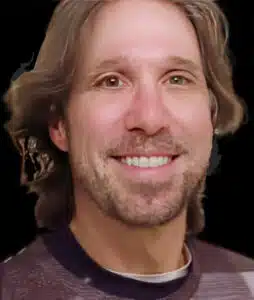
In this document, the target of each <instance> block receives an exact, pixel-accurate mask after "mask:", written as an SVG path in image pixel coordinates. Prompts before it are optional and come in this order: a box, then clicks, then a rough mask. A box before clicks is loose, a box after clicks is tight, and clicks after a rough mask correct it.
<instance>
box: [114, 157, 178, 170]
mask: <svg viewBox="0 0 254 300" xmlns="http://www.w3.org/2000/svg"><path fill="white" fill-rule="evenodd" d="M178 156H179V155H152V156H140V155H136V156H135V155H131V156H117V157H113V158H114V159H116V160H118V161H119V162H120V163H122V164H124V165H126V166H129V167H136V168H145V169H147V168H149V169H152V168H158V167H163V166H166V165H169V164H170V163H171V162H172V161H173V160H175V159H176V158H177V157H178Z"/></svg>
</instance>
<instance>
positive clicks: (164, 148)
mask: <svg viewBox="0 0 254 300" xmlns="http://www.w3.org/2000/svg"><path fill="white" fill-rule="evenodd" d="M106 149H108V150H107V151H106V155H107V156H122V155H125V154H128V153H129V154H130V153H135V154H149V153H168V154H174V155H180V154H184V153H187V149H189V148H188V146H187V144H186V142H185V141H183V139H182V138H180V137H173V136H172V135H171V134H170V133H168V132H163V133H160V134H157V135H154V136H147V135H145V134H142V133H128V134H125V135H124V136H122V137H121V138H118V139H115V140H113V141H111V142H110V144H108V145H107V146H106Z"/></svg>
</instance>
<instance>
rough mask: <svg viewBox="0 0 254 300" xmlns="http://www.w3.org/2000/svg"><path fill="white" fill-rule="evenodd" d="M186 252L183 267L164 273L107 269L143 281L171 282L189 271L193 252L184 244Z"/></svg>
mask: <svg viewBox="0 0 254 300" xmlns="http://www.w3.org/2000/svg"><path fill="white" fill-rule="evenodd" d="M184 248H185V253H186V256H187V263H186V264H185V265H184V266H183V267H181V268H180V269H177V270H175V271H171V272H167V273H163V274H151V275H140V274H133V273H120V272H116V271H113V270H110V269H106V270H107V271H109V272H111V273H114V274H116V275H120V276H122V277H126V278H130V279H134V280H138V281H142V282H148V283H164V282H169V281H172V280H175V279H179V278H183V277H185V276H186V275H187V273H188V268H189V266H190V264H191V261H192V256H191V253H190V251H189V249H188V247H187V245H185V246H184Z"/></svg>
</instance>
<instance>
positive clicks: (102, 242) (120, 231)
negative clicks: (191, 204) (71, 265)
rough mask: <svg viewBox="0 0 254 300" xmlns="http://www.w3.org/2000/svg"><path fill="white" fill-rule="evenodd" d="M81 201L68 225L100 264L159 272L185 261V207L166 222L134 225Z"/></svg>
mask: <svg viewBox="0 0 254 300" xmlns="http://www.w3.org/2000/svg"><path fill="white" fill-rule="evenodd" d="M81 202H83V203H84V202H86V204H85V205H84V204H82V205H78V203H77V205H76V214H75V216H74V218H73V220H72V222H71V224H70V228H71V231H72V232H73V234H74V235H75V237H76V239H77V240H78V242H79V243H80V245H81V247H82V248H83V249H85V251H86V252H87V254H88V255H89V256H90V257H91V258H92V259H93V260H94V261H96V262H97V263H98V264H99V265H100V266H102V267H103V268H107V269H111V270H113V271H116V272H123V273H135V274H158V273H166V272H170V271H174V270H176V269H178V268H180V267H182V266H183V265H184V263H185V261H184V254H183V253H184V238H185V232H186V228H185V227H186V225H185V224H186V211H183V213H182V214H181V215H179V216H178V217H177V218H175V219H174V220H172V221H171V222H169V223H168V224H166V225H163V226H159V227H153V228H139V227H137V228H135V227H128V226H127V225H125V224H123V223H121V222H119V221H117V220H114V219H112V218H109V217H107V216H105V215H103V214H102V213H101V212H100V211H99V209H98V208H97V206H96V205H95V204H94V203H92V202H91V201H81ZM81 202H80V203H81ZM84 206H85V207H84Z"/></svg>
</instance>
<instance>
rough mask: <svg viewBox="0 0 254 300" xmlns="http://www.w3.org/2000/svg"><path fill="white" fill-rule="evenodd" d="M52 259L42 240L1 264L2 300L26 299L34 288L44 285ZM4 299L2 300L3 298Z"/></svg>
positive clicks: (39, 239) (34, 242)
mask: <svg viewBox="0 0 254 300" xmlns="http://www.w3.org/2000/svg"><path fill="white" fill-rule="evenodd" d="M51 260H52V257H51V256H50V255H49V253H48V252H47V249H46V247H45V246H44V243H43V241H42V240H41V238H37V239H36V240H35V241H33V242H32V243H30V244H29V245H28V246H27V247H26V248H24V249H22V250H21V251H19V252H18V253H17V254H16V255H14V256H13V257H9V258H8V259H6V260H5V261H3V262H1V264H0V286H1V294H0V300H9V299H17V295H18V297H19V298H18V299H26V293H27V291H29V290H30V288H32V287H33V286H38V287H39V285H43V281H44V272H45V269H46V268H47V267H48V266H50V264H51V263H52V262H51ZM1 297H2V298H1Z"/></svg>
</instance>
